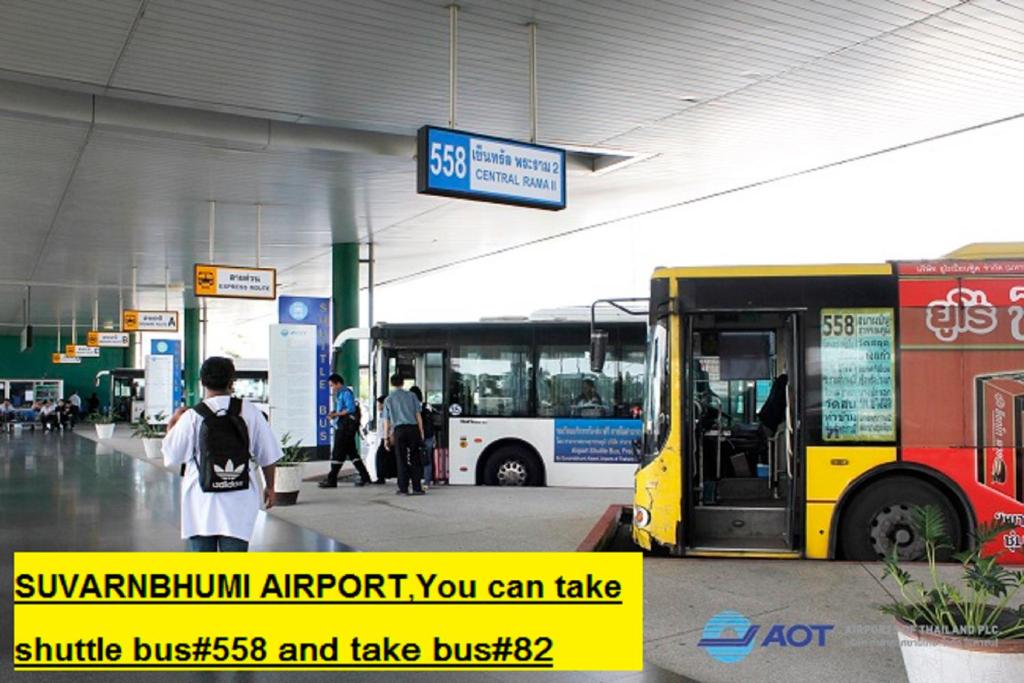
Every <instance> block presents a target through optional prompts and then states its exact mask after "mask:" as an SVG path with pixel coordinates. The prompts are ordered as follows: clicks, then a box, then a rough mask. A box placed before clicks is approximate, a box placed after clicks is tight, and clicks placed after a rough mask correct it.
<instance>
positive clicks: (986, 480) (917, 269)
mask: <svg viewBox="0 0 1024 683" xmlns="http://www.w3.org/2000/svg"><path fill="white" fill-rule="evenodd" d="M643 421H644V439H643V455H642V462H641V463H640V467H639V469H638V471H637V474H636V478H635V489H634V505H633V510H632V512H633V515H632V535H633V539H634V541H635V542H636V543H637V544H639V545H640V546H641V547H643V548H645V549H647V550H651V551H656V552H662V553H667V554H671V555H687V556H704V557H743V556H754V557H771V558H797V557H806V558H817V559H827V558H837V559H849V560H874V559H878V558H879V557H882V556H885V555H888V554H890V553H892V552H893V551H894V550H895V551H896V553H897V554H898V555H899V556H900V557H901V558H904V559H916V558H920V557H921V556H922V553H923V541H922V539H921V538H920V537H919V535H918V534H917V533H916V532H915V530H914V527H913V525H912V523H911V519H912V518H911V514H910V513H911V510H912V508H913V507H914V506H918V505H925V504H933V505H936V506H938V507H939V509H940V510H941V511H942V513H943V515H944V516H945V518H946V529H947V532H948V533H949V535H950V536H951V538H952V540H953V543H954V545H956V546H959V547H964V546H966V545H968V544H969V543H970V532H971V531H972V530H973V528H974V527H975V526H976V525H977V524H978V523H980V522H987V521H992V520H998V521H1004V522H1010V523H1012V524H1014V525H1015V526H1014V528H1013V529H1012V530H1010V531H1008V532H1006V533H1005V534H1003V535H1002V536H1000V537H999V538H997V539H996V540H995V541H993V542H992V545H993V547H992V550H1001V551H1004V554H1003V559H1004V561H1007V562H1009V563H1021V562H1024V461H1022V459H1024V436H1022V435H1024V245H988V246H987V247H986V246H985V245H973V246H971V247H965V248H964V249H962V250H959V251H958V252H955V253H954V254H951V255H950V256H948V257H946V258H944V259H942V260H937V261H918V262H890V263H879V264H874V265H804V266H742V267H723V268H707V267H696V268H660V269H658V270H656V271H655V273H654V275H653V278H652V281H651V301H650V331H649V341H648V353H647V388H646V391H645V408H644V411H643Z"/></svg>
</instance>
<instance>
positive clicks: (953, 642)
mask: <svg viewBox="0 0 1024 683" xmlns="http://www.w3.org/2000/svg"><path fill="white" fill-rule="evenodd" d="M913 520H914V526H915V528H916V529H917V531H918V532H919V533H920V534H921V537H922V538H923V539H924V543H925V551H926V553H927V559H928V565H927V567H928V577H929V578H928V581H929V584H930V585H929V584H926V583H925V582H924V581H920V580H918V579H915V578H913V577H912V576H911V575H910V573H909V572H908V571H907V570H906V569H904V568H903V567H901V566H900V565H899V562H898V561H897V559H896V555H895V552H894V553H893V556H892V557H890V558H888V559H886V560H885V561H884V562H885V571H884V573H883V574H882V578H883V579H885V578H886V577H890V576H891V577H892V578H893V579H894V580H895V581H896V584H897V586H898V587H899V591H900V592H899V597H897V598H896V599H895V600H894V601H893V602H891V603H889V604H886V605H882V606H881V607H880V609H881V610H882V611H883V612H885V613H886V614H889V615H892V616H893V617H894V618H895V619H896V631H897V633H898V635H899V639H900V645H901V647H900V651H901V652H902V653H903V665H904V667H905V668H906V670H907V678H908V679H909V680H910V683H925V682H927V683H941V682H942V681H950V682H952V681H956V683H962V682H963V681H985V682H986V683H1010V682H1011V681H1014V682H1019V681H1020V680H1021V676H1022V673H1021V672H1024V605H1021V606H1018V607H1013V606H1012V605H1013V604H1014V602H1013V600H1014V598H1015V597H1016V595H1017V594H1018V593H1019V592H1020V590H1021V589H1022V588H1024V571H1011V570H1009V569H1007V568H1006V567H1004V566H1002V565H1000V564H998V563H997V561H998V559H999V557H1001V556H1002V555H1003V554H1004V553H1005V551H999V552H996V553H994V554H988V555H986V554H984V553H983V549H984V547H985V545H986V544H988V543H990V542H991V541H992V540H994V539H995V538H997V537H998V536H999V535H1000V534H1001V533H1003V532H1005V531H1009V530H1011V529H1013V528H1014V527H1013V525H1012V524H1008V523H999V524H981V525H979V526H978V529H977V530H976V531H975V532H974V533H973V534H972V536H973V537H974V543H973V548H972V549H970V550H966V551H964V552H961V553H958V554H956V555H954V558H955V559H956V561H957V562H959V563H960V565H961V569H962V576H961V579H960V581H959V582H958V583H949V582H946V581H943V580H942V579H940V578H939V573H938V568H937V565H936V554H937V553H938V552H939V551H940V550H944V549H950V548H951V546H950V544H949V541H948V540H947V538H946V536H945V528H944V526H945V522H944V518H943V515H942V512H941V511H940V510H939V509H938V507H935V506H931V505H930V506H926V507H921V508H915V509H914V510H913Z"/></svg>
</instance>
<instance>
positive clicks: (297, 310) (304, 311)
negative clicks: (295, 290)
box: [288, 301, 309, 320]
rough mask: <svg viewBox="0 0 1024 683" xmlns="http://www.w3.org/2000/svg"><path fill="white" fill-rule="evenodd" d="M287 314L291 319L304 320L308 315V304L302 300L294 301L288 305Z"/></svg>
mask: <svg viewBox="0 0 1024 683" xmlns="http://www.w3.org/2000/svg"><path fill="white" fill-rule="evenodd" d="M288 315H290V316H291V317H292V320H305V319H306V316H308V315H309V306H307V305H306V302H304V301H295V302H293V303H292V305H291V306H289V307H288Z"/></svg>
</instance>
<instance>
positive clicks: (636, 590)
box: [14, 553, 643, 671]
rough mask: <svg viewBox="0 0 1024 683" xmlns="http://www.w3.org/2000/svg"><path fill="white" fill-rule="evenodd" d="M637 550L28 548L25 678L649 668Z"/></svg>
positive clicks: (19, 611) (20, 568)
mask: <svg viewBox="0 0 1024 683" xmlns="http://www.w3.org/2000/svg"><path fill="white" fill-rule="evenodd" d="M642 665H643V566H642V559H641V556H640V555H639V554H638V553H614V554H592V553H238V554H234V553H220V554H216V553H15V556H14V668H15V670H21V671H27V670H110V671H113V670H137V671H138V670H179V671H180V670H225V669H227V670H282V671H283V670H382V669H384V670H440V669H448V670H478V671H482V670H491V669H496V670H524V669H525V670H551V671H574V670H606V671H607V670H640V669H641V668H642Z"/></svg>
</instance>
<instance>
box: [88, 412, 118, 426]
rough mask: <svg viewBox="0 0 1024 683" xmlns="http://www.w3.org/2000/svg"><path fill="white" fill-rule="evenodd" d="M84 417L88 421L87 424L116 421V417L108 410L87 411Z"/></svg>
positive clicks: (102, 423) (112, 422) (104, 423)
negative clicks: (101, 411)
mask: <svg viewBox="0 0 1024 683" xmlns="http://www.w3.org/2000/svg"><path fill="white" fill-rule="evenodd" d="M85 419H86V420H88V421H89V424H94V425H109V424H114V423H115V422H117V418H116V417H115V416H114V414H113V413H111V412H109V411H108V412H105V413H100V412H96V413H89V415H88V416H87V417H86V418H85Z"/></svg>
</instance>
